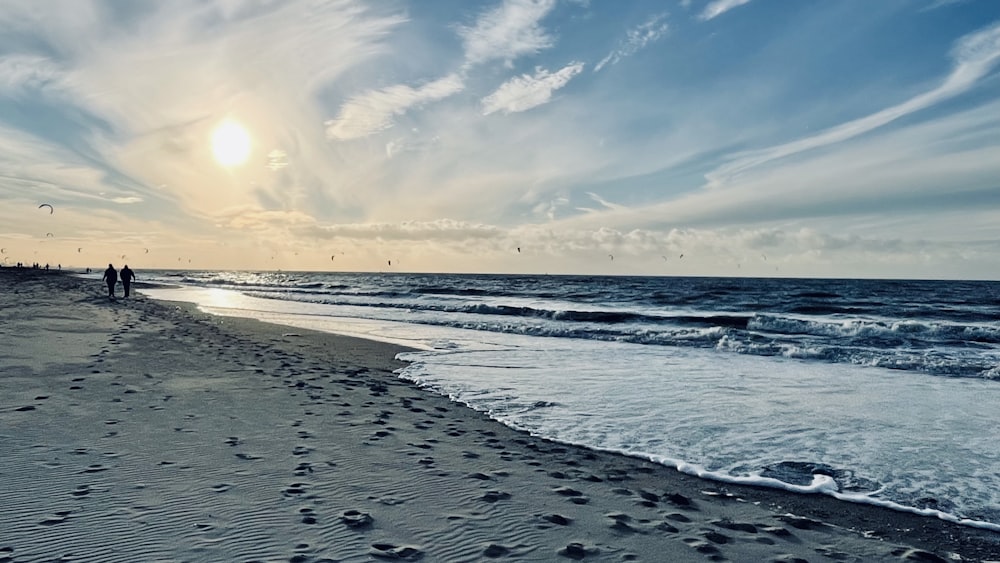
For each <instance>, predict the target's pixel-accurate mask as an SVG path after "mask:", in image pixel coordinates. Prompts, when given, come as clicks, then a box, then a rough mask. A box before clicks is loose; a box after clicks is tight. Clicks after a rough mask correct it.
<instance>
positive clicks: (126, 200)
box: [111, 195, 143, 205]
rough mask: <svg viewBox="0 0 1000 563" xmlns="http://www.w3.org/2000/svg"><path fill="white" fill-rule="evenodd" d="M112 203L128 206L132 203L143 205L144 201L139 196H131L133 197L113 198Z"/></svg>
mask: <svg viewBox="0 0 1000 563" xmlns="http://www.w3.org/2000/svg"><path fill="white" fill-rule="evenodd" d="M111 201H113V202H115V203H121V204H125V205H127V204H130V203H141V202H142V201H143V199H142V198H141V197H139V196H134V195H131V196H119V197H113V198H111Z"/></svg>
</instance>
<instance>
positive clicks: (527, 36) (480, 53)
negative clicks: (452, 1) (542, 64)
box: [458, 0, 556, 66]
mask: <svg viewBox="0 0 1000 563" xmlns="http://www.w3.org/2000/svg"><path fill="white" fill-rule="evenodd" d="M555 4H556V3H555V0H505V1H504V2H503V3H502V4H501V5H500V6H498V7H497V8H495V9H493V10H490V11H487V12H484V13H483V14H482V15H481V16H480V17H479V19H478V20H477V21H476V23H475V24H474V25H472V26H459V28H458V34H459V36H460V37H461V38H462V42H463V44H464V47H465V60H466V64H467V65H477V64H482V63H486V62H489V61H494V60H500V61H503V62H504V63H505V64H506V65H508V66H510V65H511V64H512V63H513V61H514V60H515V59H517V58H519V57H522V56H524V55H532V54H535V53H538V52H539V51H541V50H543V49H548V48H549V47H551V46H552V44H553V43H554V39H553V38H552V37H551V36H550V35H549V34H548V33H547V32H546V31H545V29H544V28H543V27H542V26H541V20H542V19H543V18H544V17H545V16H546V15H548V14H549V12H551V11H552V9H553V8H554V7H555Z"/></svg>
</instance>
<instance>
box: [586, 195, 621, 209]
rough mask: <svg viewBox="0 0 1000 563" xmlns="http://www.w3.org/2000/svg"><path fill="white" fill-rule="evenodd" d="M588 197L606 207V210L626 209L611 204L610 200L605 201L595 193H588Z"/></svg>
mask: <svg viewBox="0 0 1000 563" xmlns="http://www.w3.org/2000/svg"><path fill="white" fill-rule="evenodd" d="M587 195H588V196H590V199H592V200H594V201H596V202H597V203H599V204H601V206H602V207H604V208H605V209H624V207H625V206H623V205H619V204H617V203H611V202H610V201H608V200H606V199H604V198H603V197H601V196H599V195H597V194H595V193H594V192H587Z"/></svg>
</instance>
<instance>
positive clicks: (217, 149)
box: [212, 121, 250, 166]
mask: <svg viewBox="0 0 1000 563" xmlns="http://www.w3.org/2000/svg"><path fill="white" fill-rule="evenodd" d="M212 152H213V153H214V154H215V160H216V162H218V163H219V164H221V165H223V166H239V165H241V164H243V163H244V162H246V161H247V158H249V156H250V134H249V133H247V130H246V129H245V128H244V127H243V126H242V125H240V124H239V123H237V122H235V121H224V122H222V123H221V124H219V126H218V127H216V128H215V131H214V132H213V133H212Z"/></svg>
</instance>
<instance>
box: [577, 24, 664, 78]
mask: <svg viewBox="0 0 1000 563" xmlns="http://www.w3.org/2000/svg"><path fill="white" fill-rule="evenodd" d="M666 19H667V14H665V13H663V14H654V15H653V16H650V18H649V19H648V20H646V21H645V22H643V23H642V24H639V25H638V26H636V27H635V28H633V29H630V30H628V32H627V33H626V34H625V39H624V40H623V41H622V42H621V44H620V45H618V47H617V48H615V50H613V51H611V52H610V53H608V55H607V56H606V57H604V58H603V59H601V62H599V63H597V65H596V66H595V67H594V72H600V70H601V69H602V68H604V67H605V66H608V65H613V64H616V63H618V61H620V60H622V59H623V58H625V57H629V56H631V55H634V54H636V53H638V52H639V51H640V50H642V49H644V48H645V47H646V46H647V45H649V44H650V43H653V42H654V41H657V40H658V39H660V38H661V37H663V36H664V35H666V33H667V30H668V29H669V26H668V25H667V22H666V21H665V20H666Z"/></svg>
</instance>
